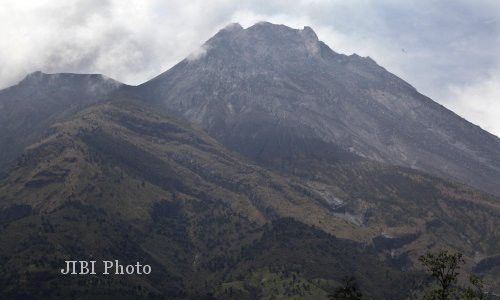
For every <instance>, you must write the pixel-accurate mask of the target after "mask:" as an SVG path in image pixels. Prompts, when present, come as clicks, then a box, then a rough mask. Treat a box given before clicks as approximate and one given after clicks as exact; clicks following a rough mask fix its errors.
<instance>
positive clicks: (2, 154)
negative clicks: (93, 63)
mask: <svg viewBox="0 0 500 300" xmlns="http://www.w3.org/2000/svg"><path fill="white" fill-rule="evenodd" d="M121 85H122V84H121V83H119V82H117V81H115V80H113V79H110V78H107V77H105V76H103V75H100V74H70V73H65V74H45V73H42V72H34V73H31V74H29V75H28V76H26V77H25V78H24V79H23V80H22V81H21V82H19V83H18V84H16V85H14V86H12V87H9V88H6V89H4V90H1V91H0V128H1V129H0V173H2V169H4V168H5V167H6V166H7V164H8V163H9V162H11V161H12V160H13V159H15V158H16V157H17V156H19V155H20V154H21V153H22V151H23V149H24V147H26V146H28V145H30V144H31V143H33V142H35V141H37V140H38V139H39V138H40V137H41V135H42V134H44V132H45V131H46V130H47V129H48V127H49V126H50V125H51V124H52V123H54V122H56V121H57V120H60V119H61V118H63V117H65V116H70V115H71V114H73V113H75V112H76V111H78V110H79V109H82V108H85V107H88V106H89V105H92V104H95V103H98V102H100V101H103V100H105V98H106V97H107V95H109V94H110V93H111V92H112V91H114V90H116V89H117V88H119V87H120V86H121Z"/></svg>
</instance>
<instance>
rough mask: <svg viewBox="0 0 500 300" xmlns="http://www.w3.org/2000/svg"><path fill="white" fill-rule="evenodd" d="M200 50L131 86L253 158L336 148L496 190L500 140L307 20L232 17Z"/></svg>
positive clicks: (264, 159)
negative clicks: (331, 40) (246, 23)
mask: <svg viewBox="0 0 500 300" xmlns="http://www.w3.org/2000/svg"><path fill="white" fill-rule="evenodd" d="M201 50H202V51H199V53H198V54H197V55H191V56H190V57H188V58H187V59H185V60H183V61H181V62H180V63H179V64H177V65H176V66H175V67H173V68H172V69H170V70H169V71H167V72H165V73H163V74H161V75H159V76H158V77H156V78H154V79H152V80H151V81H149V82H147V83H145V84H143V85H141V86H139V87H138V88H137V89H136V93H138V94H139V95H140V96H141V97H143V98H144V99H148V100H149V101H154V102H156V103H160V104H161V105H163V106H164V107H165V109H166V110H168V111H170V112H173V113H175V114H176V115H178V116H179V115H180V116H183V117H184V118H186V119H187V120H189V121H191V122H194V123H197V124H199V125H201V126H202V127H203V128H205V129H206V130H207V131H208V132H209V133H210V134H211V135H212V136H214V137H216V138H217V139H218V140H219V141H221V142H222V143H223V144H225V145H226V146H227V147H229V148H231V149H233V150H236V151H238V152H240V153H242V154H244V155H246V156H247V157H250V158H252V159H255V160H257V161H260V162H265V163H269V162H273V160H274V159H275V158H277V157H283V153H284V152H285V153H287V154H289V155H290V158H291V159H293V157H294V155H303V154H304V151H306V152H305V155H319V156H321V155H323V156H325V155H327V156H331V155H332V154H331V153H330V152H331V151H326V152H325V151H324V150H325V149H330V150H331V149H335V151H333V152H335V153H336V155H340V156H339V158H340V159H342V157H346V153H350V154H354V155H357V156H361V157H365V158H369V159H372V160H376V161H379V162H383V163H389V164H394V165H399V166H405V167H411V168H414V169H418V170H422V171H425V172H428V173H430V174H434V175H438V176H441V177H444V178H447V179H452V180H456V181H459V182H462V183H466V184H469V185H471V186H474V187H476V188H480V189H482V190H484V191H487V192H490V193H493V194H496V195H500V139H498V138H497V137H496V136H494V135H492V134H490V133H488V132H486V131H484V130H482V129H481V128H479V127H478V126H476V125H474V124H471V123H469V122H467V121H466V120H464V119H462V118H461V117H459V116H457V115H456V114H454V113H453V112H451V111H449V110H447V109H446V108H445V107H443V106H441V105H439V104H437V103H436V102H434V101H432V100H431V99H429V98H428V97H426V96H424V95H422V94H420V93H419V92H418V91H417V90H416V89H415V88H413V87H412V86H411V85H409V84H408V83H406V82H404V81H403V80H401V79H400V78H398V77H397V76H395V75H393V74H391V73H390V72H388V71H387V70H385V69H384V68H383V67H381V66H379V65H377V64H376V62H375V61H373V60H372V59H371V58H369V57H366V58H364V57H360V56H358V55H356V54H353V55H350V56H346V55H342V54H338V53H336V52H334V51H332V50H331V49H330V48H329V47H328V46H327V45H326V44H324V43H323V42H321V41H320V40H318V38H317V36H316V34H315V33H314V31H313V30H312V29H311V28H309V27H305V28H304V29H302V30H296V29H292V28H289V27H286V26H283V25H274V24H271V23H258V24H255V25H253V26H251V27H249V28H247V29H243V28H242V27H241V26H239V25H238V24H231V25H230V26H228V27H226V28H224V29H222V30H221V31H220V32H218V33H217V34H216V35H215V36H214V37H212V38H211V39H210V40H208V41H207V42H206V43H205V44H204V45H203V46H202V48H201ZM316 144H317V145H322V146H323V147H311V145H316ZM322 153H327V154H322ZM347 156H348V155H347Z"/></svg>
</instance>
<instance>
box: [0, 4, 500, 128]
mask: <svg viewBox="0 0 500 300" xmlns="http://www.w3.org/2000/svg"><path fill="white" fill-rule="evenodd" d="M262 20H266V21H271V22H274V23H282V24H286V25H289V26H292V27H295V28H302V27H303V26H305V25H308V26H311V27H312V28H314V30H315V31H316V32H317V34H318V36H319V38H320V39H321V40H323V41H325V42H326V43H327V44H328V45H330V46H331V48H332V49H334V50H335V51H337V52H341V53H345V54H352V53H358V54H359V55H362V56H370V57H372V58H374V59H375V60H376V61H377V62H378V63H379V64H380V65H382V66H384V67H386V68H387V69H388V70H389V71H391V72H393V73H395V74H396V75H398V76H400V77H402V78H403V79H405V80H407V81H408V82H409V83H411V84H412V85H414V86H415V87H416V88H417V89H418V90H420V91H421V92H423V93H424V94H426V95H428V96H430V97H431V98H433V99H435V100H436V101H438V102H440V103H442V104H444V105H446V106H447V107H449V108H452V109H454V110H455V111H456V112H457V113H459V114H461V115H462V116H464V117H466V118H468V119H470V120H472V121H474V122H477V123H478V124H479V125H481V126H483V127H485V128H488V129H490V130H491V131H494V132H495V133H496V134H497V135H500V131H499V129H498V128H499V126H498V123H497V124H496V125H491V124H493V123H495V121H493V120H494V119H499V120H500V116H499V114H498V110H496V109H488V110H481V109H480V108H481V107H484V106H488V107H495V108H498V107H499V106H500V103H499V102H498V98H497V94H495V93H494V92H491V85H494V82H495V80H497V79H498V76H496V75H492V74H499V73H500V71H499V70H500V58H499V56H498V55H497V53H498V52H499V51H500V2H499V1H496V0H477V1H465V0H458V1H451V0H443V1H432V0H421V1H404V2H402V1H396V0H378V1H375V0H374V1H368V0H352V1H343V0H332V1H326V0H299V1H296V2H294V3H293V5H292V4H291V3H290V2H289V1H284V0H256V1H231V0H213V1H204V0H193V1H189V2H188V3H186V1H181V0H170V1H162V0H148V1H141V0H77V1H65V0H25V1H17V0H4V1H3V2H2V10H0V35H1V36H2V42H1V43H0V66H2V67H1V68H0V88H3V87H6V86H9V85H12V84H14V83H15V82H17V81H18V80H20V79H21V78H22V77H24V76H25V75H26V74H27V73H29V72H33V71H35V70H42V71H44V72H80V73H102V74H106V75H108V76H110V77H113V78H116V79H117V80H120V81H122V82H125V83H128V84H139V83H141V82H144V81H145V80H147V79H149V78H152V77H154V76H155V75H158V74H159V73H161V72H163V71H165V70H167V69H168V68H170V67H172V66H173V65H174V64H175V63H177V62H178V61H180V60H182V59H184V58H186V57H190V59H193V58H196V57H197V55H203V53H204V52H205V50H206V49H203V48H200V47H201V45H202V44H203V42H204V41H206V40H207V39H208V38H210V37H211V36H212V35H213V34H215V32H217V31H218V30H219V29H220V28H222V27H224V26H225V25H227V24H228V23H231V22H239V23H240V24H242V25H243V26H244V27H247V26H250V25H252V24H253V23H255V22H257V21H262ZM478 110H479V111H480V112H479V111H478ZM479 114H481V115H482V114H484V117H482V118H481V117H477V115H479ZM487 120H492V121H487ZM486 122H488V124H487V123H486ZM497 122H499V123H500V121H497Z"/></svg>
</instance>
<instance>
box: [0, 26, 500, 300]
mask: <svg viewBox="0 0 500 300" xmlns="http://www.w3.org/2000/svg"><path fill="white" fill-rule="evenodd" d="M0 107H1V108H2V109H6V110H5V111H6V114H2V115H1V116H0V120H3V121H2V122H3V125H6V127H4V130H3V131H2V133H1V134H2V136H1V138H2V139H3V140H2V143H0V154H2V155H1V156H0V157H1V161H2V163H3V164H4V167H3V168H2V167H0V170H3V173H4V175H3V177H1V179H0V298H7V299H17V298H20V299H26V298H27V299H33V298H34V299H68V298H69V299H89V298H92V299H95V298H97V299H101V298H102V299H114V298H117V297H120V298H130V299H137V298H152V299H176V298H178V299H186V298H187V299H203V298H205V299H213V298H216V299H273V298H284V299H287V298H297V299H325V298H327V295H329V294H331V293H332V292H333V290H334V289H335V288H336V287H338V285H339V282H340V280H341V279H342V277H343V276H349V275H352V276H355V277H356V278H357V280H358V282H359V285H360V289H361V291H362V292H363V293H364V294H365V295H368V296H369V297H370V298H371V299H405V298H406V297H407V296H408V295H409V293H410V292H414V291H415V290H418V289H420V288H422V284H424V283H425V280H426V278H425V277H423V274H422V271H421V270H420V269H419V267H418V266H419V265H418V262H417V258H418V257H419V255H421V254H424V253H425V252H427V251H435V250H439V249H443V248H446V249H450V250H451V251H460V252H462V253H463V254H464V257H465V260H466V264H465V266H464V268H463V272H464V273H465V274H470V273H477V274H479V275H481V276H483V277H484V279H485V281H486V283H487V284H488V285H489V286H490V287H492V288H495V287H497V286H500V276H499V274H500V264H499V260H498V257H499V255H500V235H499V234H500V233H499V231H498V230H497V228H499V227H500V200H499V198H498V197H497V196H494V195H492V194H490V193H487V192H492V193H495V184H494V183H495V180H496V179H495V177H491V178H490V177H488V176H489V175H491V174H496V173H495V172H496V171H497V170H498V168H497V167H498V156H496V155H497V154H498V149H499V148H498V139H497V138H495V137H494V136H492V135H490V134H488V133H486V132H484V131H482V130H480V129H479V128H478V127H476V126H474V125H472V124H470V123H468V122H466V121H464V120H462V119H460V118H459V117H457V116H455V115H453V114H452V113H451V112H449V111H447V110H446V109H445V108H443V107H441V106H439V105H438V104H436V103H434V102H432V100H430V99H428V98H425V97H424V96H422V95H420V94H418V92H416V91H415V90H414V89H413V88H412V87H411V86H409V85H408V84H406V83H404V82H403V81H402V80H400V79H399V78H397V77H395V76H394V75H392V74H390V73H389V72H387V71H385V70H384V69H383V68H381V67H379V66H378V65H376V64H375V63H374V62H373V61H372V60H371V59H369V58H361V57H359V56H355V55H353V56H344V55H340V54H336V53H334V52H333V51H332V50H330V49H329V48H328V47H327V46H326V45H325V44H323V43H322V42H320V41H318V39H317V37H316V35H315V34H314V32H313V31H312V29H310V28H308V27H306V28H304V29H303V30H295V29H291V28H288V27H286V26H281V25H273V24H270V23H259V24H256V25H254V26H252V27H249V28H248V29H242V28H241V26H239V25H237V24H233V25H230V26H228V27H226V28H225V29H223V30H221V31H220V32H219V33H217V34H216V35H215V36H214V37H213V38H212V39H210V40H209V41H208V42H207V43H205V44H204V46H203V47H202V49H201V51H197V55H191V56H189V57H188V58H186V59H185V60H183V61H182V62H180V63H179V64H178V65H176V66H175V67H173V68H172V69H171V70H169V71H167V72H166V73H164V74H162V75H160V76H158V77H157V78H155V79H153V80H151V81H149V82H147V83H144V84H143V85H140V86H137V87H133V86H126V85H123V84H120V83H118V82H116V81H114V80H111V79H108V78H106V77H104V76H102V75H85V74H51V75H48V74H43V73H34V74H31V75H29V76H28V77H27V78H26V79H24V80H23V81H21V82H20V83H19V84H18V85H16V86H13V87H11V88H8V89H6V90H3V91H0ZM9 124H12V125H9ZM14 125H15V126H14ZM460 134H461V135H460ZM438 137H439V139H438ZM451 137H454V138H455V139H454V140H453V141H450V140H449V139H450V138H451ZM474 141H475V142H476V143H473V142H474ZM472 144H474V145H472ZM410 146H411V147H410ZM397 151H400V152H397ZM396 152H397V153H399V154H397V153H396ZM4 154H5V155H4ZM402 157H406V158H405V159H402ZM410 161H411V162H413V163H409V162H410ZM431 162H432V166H433V168H431V167H430V165H431ZM457 170H462V171H463V172H464V173H463V174H462V173H459V172H458V171H457ZM455 171H456V172H458V173H455ZM476 173H477V174H479V175H481V176H482V177H481V178H483V179H484V180H485V181H484V182H483V183H484V185H483V186H479V185H480V182H479V181H474V180H475V179H474V178H472V177H470V176H471V174H476ZM488 174H489V175H488ZM435 175H438V176H435ZM479 175H478V176H479ZM460 176H461V177H460ZM450 179H451V180H450ZM461 182H462V183H461ZM463 183H468V184H470V185H474V186H476V187H480V188H482V189H483V190H484V191H481V190H479V189H475V188H473V187H470V186H468V185H465V184H463ZM485 191H487V192H485ZM68 259H70V260H71V259H79V260H80V259H95V260H102V259H107V260H115V259H118V260H120V261H121V262H123V263H124V264H133V263H135V262H137V261H140V262H143V263H147V264H150V265H151V266H152V270H153V271H152V273H151V275H150V276H139V275H129V276H101V275H95V276H88V277H86V276H83V277H82V276H69V277H68V276H62V275H60V274H59V270H60V268H62V264H63V263H64V260H68ZM495 291H496V292H497V293H499V292H500V291H499V290H495Z"/></svg>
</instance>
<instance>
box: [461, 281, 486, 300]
mask: <svg viewBox="0 0 500 300" xmlns="http://www.w3.org/2000/svg"><path fill="white" fill-rule="evenodd" d="M469 282H470V284H471V285H472V286H470V287H467V288H465V289H464V291H463V292H462V294H461V295H460V299H462V300H486V298H487V295H486V292H485V291H484V284H483V281H482V280H481V278H479V277H477V276H475V275H471V276H470V277H469Z"/></svg>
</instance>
